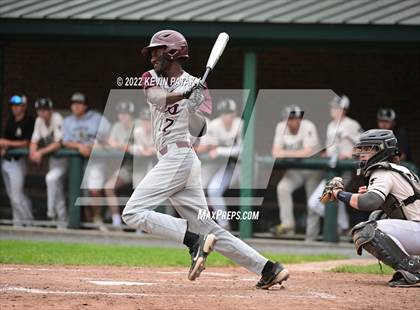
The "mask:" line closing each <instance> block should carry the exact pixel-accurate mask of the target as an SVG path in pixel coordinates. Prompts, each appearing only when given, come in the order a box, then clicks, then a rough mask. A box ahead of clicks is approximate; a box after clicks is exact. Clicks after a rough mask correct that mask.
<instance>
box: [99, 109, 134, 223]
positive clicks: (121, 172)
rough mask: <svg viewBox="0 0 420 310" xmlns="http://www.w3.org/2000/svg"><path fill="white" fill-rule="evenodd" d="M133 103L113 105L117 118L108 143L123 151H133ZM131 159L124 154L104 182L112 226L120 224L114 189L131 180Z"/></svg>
mask: <svg viewBox="0 0 420 310" xmlns="http://www.w3.org/2000/svg"><path fill="white" fill-rule="evenodd" d="M134 110H135V107H134V103H133V102H131V101H120V102H118V103H117V105H116V107H115V112H117V118H118V120H117V121H116V122H115V123H114V124H113V125H112V128H111V132H110V134H109V139H108V145H109V146H110V147H111V148H114V149H117V150H120V151H122V152H124V153H126V152H128V153H132V152H133V140H134V139H133V128H135V127H136V126H139V122H138V120H135V119H134V117H133V116H134V115H133V114H134ZM132 175H133V159H132V157H131V156H124V157H123V161H122V163H121V166H120V167H119V168H118V169H116V171H114V172H113V173H112V176H111V177H110V178H109V179H108V180H107V181H106V183H105V190H104V191H105V195H106V196H107V202H108V206H109V209H110V211H111V216H112V226H114V227H115V228H118V227H120V226H121V216H120V211H119V203H118V199H117V197H116V193H115V191H116V190H118V189H120V188H121V187H123V186H124V185H126V184H129V183H131V182H132V179H133V177H132Z"/></svg>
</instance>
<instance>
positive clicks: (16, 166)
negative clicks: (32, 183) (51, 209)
mask: <svg viewBox="0 0 420 310" xmlns="http://www.w3.org/2000/svg"><path fill="white" fill-rule="evenodd" d="M1 172H2V175H3V181H4V185H5V187H6V192H7V195H8V196H9V199H10V204H11V205H12V212H13V224H14V225H22V224H24V223H25V222H28V221H32V219H33V217H32V204H31V201H30V200H29V198H28V197H27V196H26V195H25V193H24V190H23V189H24V184H25V174H26V161H25V158H23V157H22V158H20V159H17V160H15V159H11V160H6V159H3V160H2V162H1Z"/></svg>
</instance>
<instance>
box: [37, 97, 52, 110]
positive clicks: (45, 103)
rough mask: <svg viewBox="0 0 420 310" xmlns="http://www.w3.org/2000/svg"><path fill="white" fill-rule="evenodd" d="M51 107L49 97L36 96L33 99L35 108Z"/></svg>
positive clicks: (47, 108)
mask: <svg viewBox="0 0 420 310" xmlns="http://www.w3.org/2000/svg"><path fill="white" fill-rule="evenodd" d="M52 108H53V102H52V100H51V99H50V98H48V97H46V98H38V99H37V100H36V101H35V109H36V110H40V109H45V110H51V109H52Z"/></svg>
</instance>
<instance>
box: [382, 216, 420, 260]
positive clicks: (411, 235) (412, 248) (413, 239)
mask: <svg viewBox="0 0 420 310" xmlns="http://www.w3.org/2000/svg"><path fill="white" fill-rule="evenodd" d="M377 223H378V229H380V230H381V231H383V232H384V233H386V234H387V235H388V236H390V237H391V238H392V240H394V242H395V243H396V244H397V245H398V246H399V247H400V248H401V249H402V250H403V251H404V252H405V253H407V254H408V255H420V222H414V221H405V220H394V219H385V220H379V221H377Z"/></svg>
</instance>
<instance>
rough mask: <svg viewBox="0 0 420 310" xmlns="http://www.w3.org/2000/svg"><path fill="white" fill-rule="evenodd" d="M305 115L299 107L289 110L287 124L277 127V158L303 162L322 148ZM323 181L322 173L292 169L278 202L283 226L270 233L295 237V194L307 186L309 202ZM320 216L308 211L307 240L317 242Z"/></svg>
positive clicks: (279, 187) (279, 189)
mask: <svg viewBox="0 0 420 310" xmlns="http://www.w3.org/2000/svg"><path fill="white" fill-rule="evenodd" d="M303 114H304V111H303V110H302V109H301V108H300V107H298V106H287V107H286V108H285V110H284V112H283V121H282V122H280V123H278V124H277V127H276V132H275V136H274V142H273V150H272V155H273V157H274V158H303V157H309V156H310V155H312V154H313V153H314V152H315V150H316V149H317V148H318V146H319V140H318V133H317V130H316V127H315V124H314V123H312V122H311V121H310V120H307V119H303ZM319 181H320V173H319V172H318V171H315V170H307V169H300V170H299V169H290V170H287V171H286V173H285V174H284V176H283V178H282V179H281V180H280V182H279V184H278V185H277V199H278V203H279V208H280V222H281V224H280V225H277V226H275V227H272V228H271V229H270V231H271V232H272V233H273V234H274V235H276V236H281V235H284V234H294V233H295V217H294V214H293V198H292V194H293V192H294V191H295V190H297V189H298V188H299V187H301V186H304V187H305V191H306V197H307V198H309V197H310V195H311V194H312V192H313V191H314V190H315V188H316V186H317V184H318V183H319ZM319 219H320V216H319V215H318V214H317V213H316V212H315V211H313V209H310V208H308V217H307V221H306V236H305V240H307V241H312V240H315V239H316V237H317V235H318V232H319V221H320V220H319Z"/></svg>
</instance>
